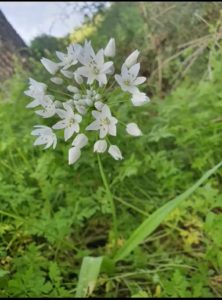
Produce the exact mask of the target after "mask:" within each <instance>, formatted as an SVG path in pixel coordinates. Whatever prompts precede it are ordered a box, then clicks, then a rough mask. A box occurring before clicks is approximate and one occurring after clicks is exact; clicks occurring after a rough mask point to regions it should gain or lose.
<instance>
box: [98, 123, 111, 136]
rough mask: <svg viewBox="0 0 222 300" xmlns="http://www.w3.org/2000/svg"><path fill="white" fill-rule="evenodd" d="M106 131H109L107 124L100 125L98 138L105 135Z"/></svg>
mask: <svg viewBox="0 0 222 300" xmlns="http://www.w3.org/2000/svg"><path fill="white" fill-rule="evenodd" d="M108 131H109V126H108V125H106V126H102V127H100V132H99V138H100V139H103V138H104V137H105V136H106V135H107V133H108Z"/></svg>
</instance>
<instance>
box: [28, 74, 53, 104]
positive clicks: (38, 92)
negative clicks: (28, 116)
mask: <svg viewBox="0 0 222 300" xmlns="http://www.w3.org/2000/svg"><path fill="white" fill-rule="evenodd" d="M29 84H30V85H29V89H28V90H27V91H25V92H24V94H25V95H26V96H29V97H31V98H33V99H35V100H34V101H32V102H30V103H29V104H28V105H27V106H26V107H28V108H33V107H36V106H38V105H39V100H38V99H42V97H43V96H44V95H45V92H46V88H47V86H46V84H44V83H41V82H38V81H35V80H34V79H32V78H29Z"/></svg>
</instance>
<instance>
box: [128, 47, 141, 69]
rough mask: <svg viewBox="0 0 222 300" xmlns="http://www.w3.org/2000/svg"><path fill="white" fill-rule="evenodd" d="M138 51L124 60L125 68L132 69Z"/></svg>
mask: <svg viewBox="0 0 222 300" xmlns="http://www.w3.org/2000/svg"><path fill="white" fill-rule="evenodd" d="M139 54H140V53H139V51H138V50H135V51H134V52H133V53H131V54H130V55H129V56H128V57H127V59H126V60H125V62H124V64H125V65H126V66H127V68H130V67H132V66H133V65H135V64H136V63H137V58H138V56H139Z"/></svg>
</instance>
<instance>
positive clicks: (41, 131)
mask: <svg viewBox="0 0 222 300" xmlns="http://www.w3.org/2000/svg"><path fill="white" fill-rule="evenodd" d="M34 127H35V128H37V129H35V130H33V131H32V132H31V134H32V135H34V136H37V139H36V140H35V142H34V146H38V145H44V144H46V146H45V148H44V149H47V148H49V147H51V146H52V147H53V149H55V147H56V144H57V138H56V135H55V133H53V131H52V129H51V128H50V127H48V126H43V125H36V126H34Z"/></svg>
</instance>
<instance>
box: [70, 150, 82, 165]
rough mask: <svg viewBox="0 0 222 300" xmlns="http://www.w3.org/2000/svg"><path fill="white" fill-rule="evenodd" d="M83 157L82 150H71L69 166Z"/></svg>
mask: <svg viewBox="0 0 222 300" xmlns="http://www.w3.org/2000/svg"><path fill="white" fill-rule="evenodd" d="M80 156H81V150H80V149H79V148H78V147H72V148H71V149H69V165H72V164H74V163H75V162H76V161H77V160H78V159H79V158H80Z"/></svg>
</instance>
